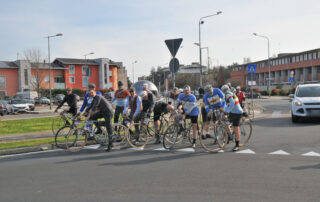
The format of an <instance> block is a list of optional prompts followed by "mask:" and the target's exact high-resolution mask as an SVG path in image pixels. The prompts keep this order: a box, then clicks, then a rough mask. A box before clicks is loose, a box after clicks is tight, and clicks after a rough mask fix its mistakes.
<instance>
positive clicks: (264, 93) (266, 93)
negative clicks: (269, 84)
mask: <svg viewBox="0 0 320 202" xmlns="http://www.w3.org/2000/svg"><path fill="white" fill-rule="evenodd" d="M260 94H261V95H269V93H268V91H266V90H263V91H260Z"/></svg>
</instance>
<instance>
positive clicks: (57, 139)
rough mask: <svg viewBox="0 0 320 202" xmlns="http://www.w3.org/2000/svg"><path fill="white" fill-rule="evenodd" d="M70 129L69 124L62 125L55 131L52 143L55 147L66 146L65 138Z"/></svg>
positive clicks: (64, 147)
mask: <svg viewBox="0 0 320 202" xmlns="http://www.w3.org/2000/svg"><path fill="white" fill-rule="evenodd" d="M71 129H72V128H71V126H64V127H62V128H60V129H59V130H58V131H57V133H56V135H55V136H54V143H55V145H56V147H57V148H60V149H66V148H67V147H66V138H67V135H68V133H69V132H70V130H71Z"/></svg>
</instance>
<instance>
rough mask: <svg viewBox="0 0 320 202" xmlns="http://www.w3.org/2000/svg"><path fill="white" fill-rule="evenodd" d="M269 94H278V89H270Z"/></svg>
mask: <svg viewBox="0 0 320 202" xmlns="http://www.w3.org/2000/svg"><path fill="white" fill-rule="evenodd" d="M271 95H280V89H277V88H276V89H272V90H271Z"/></svg>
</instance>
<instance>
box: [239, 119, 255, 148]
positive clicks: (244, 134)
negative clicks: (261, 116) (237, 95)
mask: <svg viewBox="0 0 320 202" xmlns="http://www.w3.org/2000/svg"><path fill="white" fill-rule="evenodd" d="M251 136H252V124H251V122H250V121H242V120H241V122H240V142H239V146H240V147H243V146H244V145H246V144H247V143H248V142H249V140H250V138H251Z"/></svg>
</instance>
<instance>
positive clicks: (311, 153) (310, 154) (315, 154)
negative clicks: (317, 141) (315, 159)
mask: <svg viewBox="0 0 320 202" xmlns="http://www.w3.org/2000/svg"><path fill="white" fill-rule="evenodd" d="M301 156H320V154H319V153H316V152H314V151H311V152H308V153H305V154H301Z"/></svg>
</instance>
